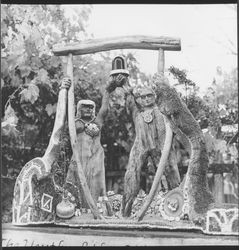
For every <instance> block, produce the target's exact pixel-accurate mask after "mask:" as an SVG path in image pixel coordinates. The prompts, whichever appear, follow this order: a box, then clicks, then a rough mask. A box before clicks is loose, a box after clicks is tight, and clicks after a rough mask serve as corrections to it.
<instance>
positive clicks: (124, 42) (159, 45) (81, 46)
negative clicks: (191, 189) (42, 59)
mask: <svg viewBox="0 0 239 250" xmlns="http://www.w3.org/2000/svg"><path fill="white" fill-rule="evenodd" d="M115 49H147V50H158V49H163V50H173V51H179V50H181V41H180V39H179V38H174V37H165V36H161V37H152V36H123V37H112V38H102V39H89V40H86V41H84V42H81V43H71V44H66V45H54V46H53V53H54V54H55V55H56V56H67V55H68V54H69V53H72V54H73V55H84V54H91V53H96V52H100V51H107V50H115Z"/></svg>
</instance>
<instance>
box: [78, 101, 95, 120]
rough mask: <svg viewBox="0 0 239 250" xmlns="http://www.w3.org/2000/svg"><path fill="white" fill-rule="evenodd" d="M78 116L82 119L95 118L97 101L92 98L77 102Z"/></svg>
mask: <svg viewBox="0 0 239 250" xmlns="http://www.w3.org/2000/svg"><path fill="white" fill-rule="evenodd" d="M76 116H77V117H79V118H82V119H84V118H85V119H93V118H94V117H95V102H93V101H91V100H80V101H79V102H78V103H77V113H76Z"/></svg>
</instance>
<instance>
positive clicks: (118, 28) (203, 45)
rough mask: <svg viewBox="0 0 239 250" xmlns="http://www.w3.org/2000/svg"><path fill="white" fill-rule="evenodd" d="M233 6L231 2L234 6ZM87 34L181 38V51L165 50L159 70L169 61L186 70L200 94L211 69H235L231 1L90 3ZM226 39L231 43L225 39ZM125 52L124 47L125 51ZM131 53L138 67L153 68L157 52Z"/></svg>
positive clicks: (213, 71) (234, 17)
mask: <svg viewBox="0 0 239 250" xmlns="http://www.w3.org/2000/svg"><path fill="white" fill-rule="evenodd" d="M234 6H235V5H234ZM92 7H93V8H92V12H91V15H90V19H89V23H88V27H87V32H88V33H89V34H92V36H93V37H94V38H106V37H117V36H127V35H129V36H131V35H145V36H147V35H148V36H170V37H178V38H180V39H181V51H165V70H166V73H167V68H169V67H170V66H171V65H173V66H175V67H178V68H180V69H185V70H186V71H187V74H188V77H189V78H190V79H191V80H193V81H195V82H196V83H197V84H198V86H199V87H200V91H201V93H203V92H205V91H206V88H207V87H208V86H209V85H210V84H211V83H212V81H213V78H214V77H215V75H216V69H217V67H221V68H222V70H223V71H226V72H229V71H230V70H231V69H233V68H236V67H237V55H232V53H231V51H230V48H232V49H233V50H234V51H235V52H237V12H236V10H235V9H233V4H210V5H208V4H201V5H193V4H188V5H183V4H178V5H163V4H148V5H147V4H111V5H110V4H95V5H92ZM230 41H231V42H230ZM125 51H126V52H127V51H128V50H125ZM130 51H133V52H134V54H135V57H136V59H137V61H138V62H139V68H140V69H141V71H143V72H145V73H150V74H154V73H156V72H157V60H158V53H157V51H150V50H130Z"/></svg>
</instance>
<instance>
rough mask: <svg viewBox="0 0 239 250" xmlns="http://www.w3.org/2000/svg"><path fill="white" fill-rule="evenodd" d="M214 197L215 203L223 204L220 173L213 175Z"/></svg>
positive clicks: (222, 187) (221, 175)
mask: <svg viewBox="0 0 239 250" xmlns="http://www.w3.org/2000/svg"><path fill="white" fill-rule="evenodd" d="M214 196H215V202H216V203H223V202H224V184H223V174H222V173H220V174H215V175H214Z"/></svg>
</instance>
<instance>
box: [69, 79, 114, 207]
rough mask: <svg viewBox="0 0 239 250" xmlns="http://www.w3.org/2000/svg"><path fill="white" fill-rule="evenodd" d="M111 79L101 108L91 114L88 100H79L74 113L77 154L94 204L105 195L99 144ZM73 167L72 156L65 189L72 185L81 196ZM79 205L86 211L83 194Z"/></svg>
mask: <svg viewBox="0 0 239 250" xmlns="http://www.w3.org/2000/svg"><path fill="white" fill-rule="evenodd" d="M116 87H117V86H116V83H115V78H113V77H110V81H109V83H108V85H107V87H106V89H105V92H104V94H103V99H102V105H101V108H100V110H99V112H98V114H97V115H96V114H95V103H94V102H93V101H91V100H80V101H79V102H78V104H77V113H76V119H75V123H76V133H77V140H78V150H79V152H80V155H81V164H82V167H83V171H84V174H85V177H86V181H87V184H88V187H89V189H90V192H91V195H92V197H93V199H94V201H95V203H97V202H98V198H99V197H100V196H103V197H104V196H106V185H105V168H104V150H103V147H102V145H101V142H100V137H101V128H102V126H103V123H104V119H105V117H106V115H107V112H108V106H109V97H110V93H111V92H112V91H114V90H115V88H116ZM76 171H77V164H76V162H75V159H74V156H73V157H72V160H71V163H70V166H69V168H68V172H67V177H66V186H69V185H71V186H75V187H77V189H78V191H79V192H81V193H82V188H81V184H80V181H79V180H78V177H77V174H76ZM80 197H81V198H82V200H81V201H80V202H81V206H82V207H85V208H88V205H87V202H86V199H85V197H84V194H83V193H82V195H80Z"/></svg>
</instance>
